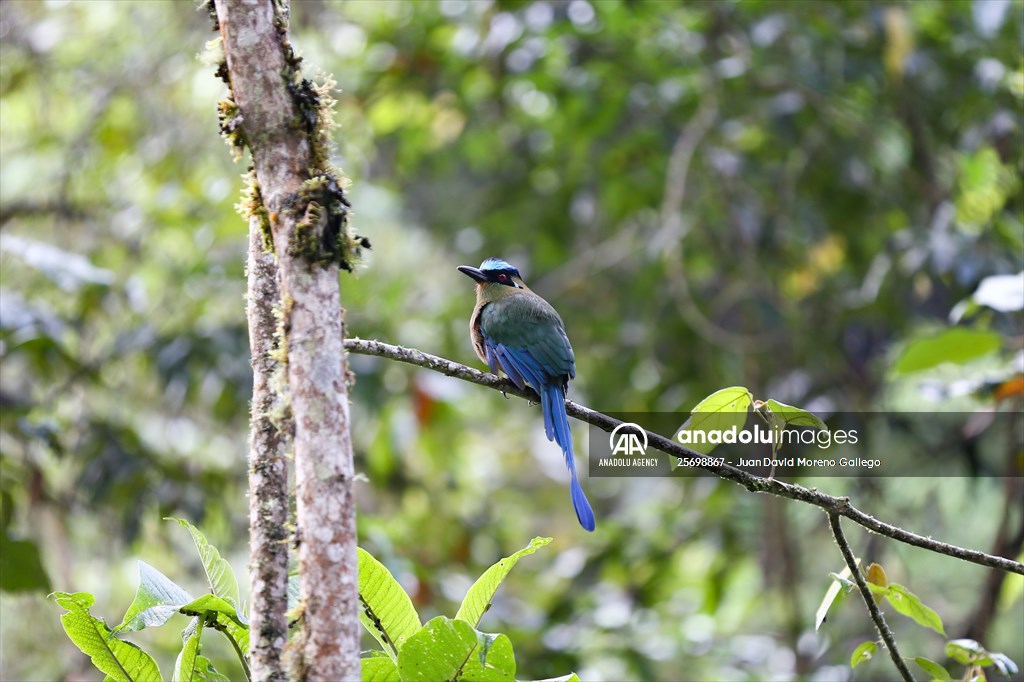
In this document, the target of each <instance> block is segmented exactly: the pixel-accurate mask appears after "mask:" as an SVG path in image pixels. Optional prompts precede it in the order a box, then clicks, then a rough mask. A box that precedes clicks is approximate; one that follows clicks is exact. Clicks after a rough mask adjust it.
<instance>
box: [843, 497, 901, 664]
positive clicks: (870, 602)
mask: <svg viewBox="0 0 1024 682" xmlns="http://www.w3.org/2000/svg"><path fill="white" fill-rule="evenodd" d="M828 524H829V526H831V527H832V535H833V536H835V539H836V544H838V545H839V551H840V552H842V554H843V559H844V560H845V561H846V565H847V566H849V568H850V573H851V574H852V575H853V580H854V581H855V582H856V583H857V587H858V588H859V589H860V596H862V597H863V598H864V603H865V604H867V607H868V613H870V614H871V620H873V621H874V622H875V628H876V629H877V630H878V634H879V635H881V636H882V641H884V642H885V648H886V649H888V650H889V656H891V657H892V662H893V665H895V666H896V669H897V670H899V671H900V675H901V676H902V677H903V679H904V680H907V681H908V682H914V676H913V675H911V674H910V670H909V669H908V668H907V664H906V663H904V662H903V658H902V657H900V652H899V650H898V649H897V648H896V638H895V637H893V634H892V630H890V629H889V626H888V625H887V624H886V622H885V616H883V615H882V610H881V609H879V608H878V604H876V603H875V597H874V595H873V594H871V590H869V589H868V585H867V582H866V581H865V580H864V576H863V575H861V572H860V567H859V566H857V559H856V558H854V556H853V550H852V549H850V543H849V542H847V541H846V536H845V535H843V528H842V526H841V525H840V524H839V515H838V514H835V513H833V512H829V514H828Z"/></svg>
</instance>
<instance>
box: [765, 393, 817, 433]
mask: <svg viewBox="0 0 1024 682" xmlns="http://www.w3.org/2000/svg"><path fill="white" fill-rule="evenodd" d="M764 404H765V407H767V408H768V409H769V410H771V412H772V414H774V415H775V416H777V417H780V418H781V419H782V421H783V422H785V424H786V426H811V427H814V428H816V429H821V430H822V431H828V426H826V425H825V422H823V421H821V419H820V418H819V417H818V416H817V415H816V414H814V413H813V412H808V411H807V410H804V409H801V408H799V407H793V406H792V405H787V404H785V403H780V402H779V401H778V400H766V401H765V403H764Z"/></svg>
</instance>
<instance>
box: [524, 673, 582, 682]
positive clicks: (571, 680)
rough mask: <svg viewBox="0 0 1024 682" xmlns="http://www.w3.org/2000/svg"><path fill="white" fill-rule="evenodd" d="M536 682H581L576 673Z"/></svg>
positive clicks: (536, 681)
mask: <svg viewBox="0 0 1024 682" xmlns="http://www.w3.org/2000/svg"><path fill="white" fill-rule="evenodd" d="M534 682H580V678H579V675H577V674H576V673H569V674H568V675H562V676H561V677H548V678H546V679H543V680H535V681H534Z"/></svg>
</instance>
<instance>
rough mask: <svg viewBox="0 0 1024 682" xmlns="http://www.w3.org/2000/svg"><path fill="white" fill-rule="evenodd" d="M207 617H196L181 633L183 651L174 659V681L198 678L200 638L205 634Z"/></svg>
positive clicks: (184, 681)
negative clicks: (204, 624)
mask: <svg viewBox="0 0 1024 682" xmlns="http://www.w3.org/2000/svg"><path fill="white" fill-rule="evenodd" d="M205 621H206V619H205V617H198V616H197V617H195V618H193V619H192V621H191V622H190V623H189V624H188V627H186V628H185V630H184V631H183V632H182V633H181V651H180V652H179V653H178V658H177V660H175V661H174V676H173V677H172V678H171V679H172V680H174V682H192V681H193V680H194V679H195V678H196V659H197V658H198V657H199V638H200V637H202V635H203V623H204V622H205Z"/></svg>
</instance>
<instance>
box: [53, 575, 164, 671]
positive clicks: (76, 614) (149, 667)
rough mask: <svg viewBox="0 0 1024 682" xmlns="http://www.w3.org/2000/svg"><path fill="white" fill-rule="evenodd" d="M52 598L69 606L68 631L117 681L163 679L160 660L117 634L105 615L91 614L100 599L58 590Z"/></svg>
mask: <svg viewBox="0 0 1024 682" xmlns="http://www.w3.org/2000/svg"><path fill="white" fill-rule="evenodd" d="M50 597H51V598H52V599H53V600H54V601H55V602H57V604H58V605H59V606H62V607H63V608H65V609H67V611H68V612H67V613H65V614H64V615H62V616H61V617H60V621H61V624H63V626H64V632H66V633H67V635H68V637H70V638H71V641H72V642H74V643H75V646H77V647H78V648H79V649H81V650H82V653H84V654H86V655H87V656H89V657H90V658H91V659H92V664H93V665H95V666H96V668H97V669H98V670H99V671H100V672H102V673H104V674H105V675H107V677H108V678H109V679H111V680H115V681H116V682H150V681H152V682H159V681H160V680H161V677H160V669H159V668H158V667H157V664H156V661H154V660H153V658H152V657H151V656H150V655H149V654H147V653H146V652H144V651H143V650H142V649H140V648H139V647H137V646H135V645H134V644H132V643H130V642H124V641H122V640H120V639H117V638H116V637H114V636H113V634H114V633H113V632H112V631H111V630H110V628H109V627H107V624H106V623H105V622H104V621H103V620H102V619H101V618H95V617H94V616H93V615H92V614H91V613H89V608H90V607H91V606H92V605H93V603H94V602H95V601H96V598H95V597H93V596H92V595H91V594H89V593H88V592H75V593H74V594H69V593H67V592H54V593H53V594H51V595H50Z"/></svg>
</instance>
